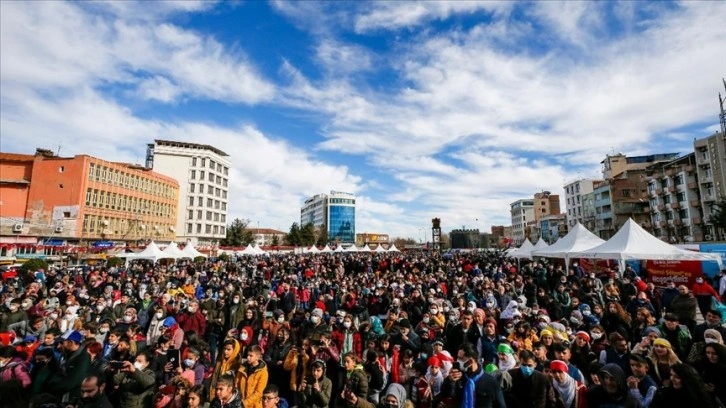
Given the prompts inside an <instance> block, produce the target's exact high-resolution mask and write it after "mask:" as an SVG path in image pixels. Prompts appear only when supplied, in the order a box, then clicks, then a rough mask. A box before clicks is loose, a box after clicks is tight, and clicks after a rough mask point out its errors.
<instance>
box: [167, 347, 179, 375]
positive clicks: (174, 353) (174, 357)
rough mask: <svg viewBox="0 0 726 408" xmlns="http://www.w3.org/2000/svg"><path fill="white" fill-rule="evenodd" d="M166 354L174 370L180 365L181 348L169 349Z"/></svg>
mask: <svg viewBox="0 0 726 408" xmlns="http://www.w3.org/2000/svg"><path fill="white" fill-rule="evenodd" d="M166 355H167V358H168V362H170V363H171V365H172V368H173V369H174V370H176V369H177V368H180V367H181V350H175V349H169V350H167V352H166Z"/></svg>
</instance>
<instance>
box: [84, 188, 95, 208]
mask: <svg viewBox="0 0 726 408" xmlns="http://www.w3.org/2000/svg"><path fill="white" fill-rule="evenodd" d="M91 197H93V192H92V191H91V189H90V188H89V189H88V190H86V205H91Z"/></svg>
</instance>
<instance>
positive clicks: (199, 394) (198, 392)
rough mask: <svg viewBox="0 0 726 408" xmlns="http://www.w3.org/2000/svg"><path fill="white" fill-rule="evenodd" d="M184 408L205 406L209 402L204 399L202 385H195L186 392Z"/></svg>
mask: <svg viewBox="0 0 726 408" xmlns="http://www.w3.org/2000/svg"><path fill="white" fill-rule="evenodd" d="M185 407H186V408H207V407H209V403H207V402H205V401H204V386H202V385H195V386H194V387H192V388H191V389H190V390H189V391H188V392H187V398H186V405H185Z"/></svg>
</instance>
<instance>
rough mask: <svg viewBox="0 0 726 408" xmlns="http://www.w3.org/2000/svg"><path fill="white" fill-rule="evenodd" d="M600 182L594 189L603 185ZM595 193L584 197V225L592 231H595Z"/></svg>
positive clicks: (599, 181) (595, 183)
mask: <svg viewBox="0 0 726 408" xmlns="http://www.w3.org/2000/svg"><path fill="white" fill-rule="evenodd" d="M602 182H603V180H598V181H596V182H594V183H593V188H594V187H596V186H598V185H599V184H600V183H602ZM595 215H596V214H595V193H594V190H593V192H590V193H587V194H583V195H582V225H583V226H585V228H587V229H588V230H590V231H595V223H596V219H595Z"/></svg>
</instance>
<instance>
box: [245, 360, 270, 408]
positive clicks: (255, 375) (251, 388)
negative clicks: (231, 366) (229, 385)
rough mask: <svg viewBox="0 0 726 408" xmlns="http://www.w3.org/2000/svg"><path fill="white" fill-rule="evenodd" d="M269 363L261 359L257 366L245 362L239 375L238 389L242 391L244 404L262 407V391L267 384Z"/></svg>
mask: <svg viewBox="0 0 726 408" xmlns="http://www.w3.org/2000/svg"><path fill="white" fill-rule="evenodd" d="M267 379H268V373H267V365H265V363H264V362H263V361H262V360H261V359H260V362H259V363H258V364H257V366H255V367H250V366H249V364H244V365H242V367H240V369H239V371H238V376H237V384H238V387H237V389H239V390H240V392H241V393H242V406H244V407H245V408H262V391H264V389H265V387H266V386H267Z"/></svg>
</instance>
